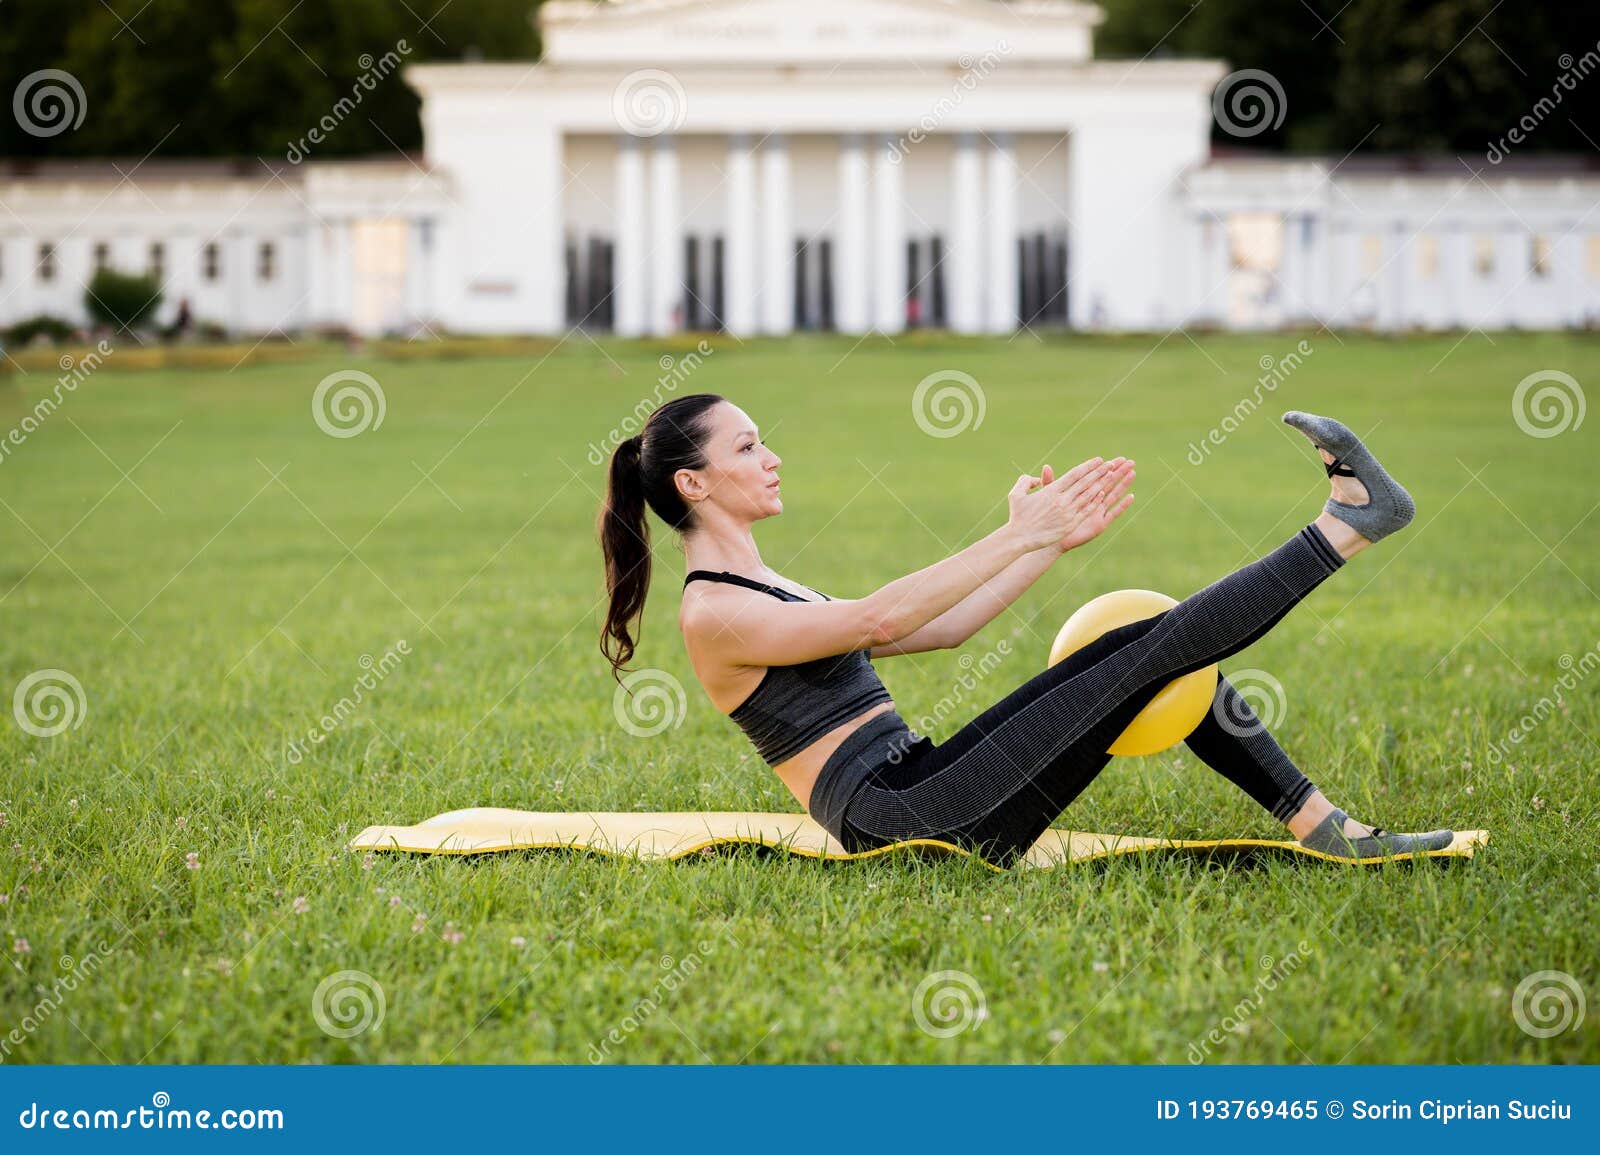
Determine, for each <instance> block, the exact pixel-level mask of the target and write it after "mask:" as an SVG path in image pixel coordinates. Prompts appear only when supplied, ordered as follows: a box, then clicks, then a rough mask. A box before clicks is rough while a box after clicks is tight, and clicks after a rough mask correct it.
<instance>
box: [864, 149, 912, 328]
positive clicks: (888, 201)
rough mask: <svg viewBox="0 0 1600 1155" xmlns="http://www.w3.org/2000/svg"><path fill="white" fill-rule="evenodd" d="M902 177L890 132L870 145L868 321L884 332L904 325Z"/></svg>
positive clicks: (903, 183)
mask: <svg viewBox="0 0 1600 1155" xmlns="http://www.w3.org/2000/svg"><path fill="white" fill-rule="evenodd" d="M904 190H905V181H904V174H903V173H902V172H901V169H900V154H899V153H898V151H896V145H895V139H894V137H893V136H888V135H885V136H884V137H882V138H881V139H880V140H879V141H878V143H877V145H876V146H875V147H874V149H873V156H872V191H873V209H874V212H873V222H872V226H873V230H874V233H875V235H874V237H873V250H872V251H873V262H872V263H873V270H874V272H873V278H872V289H873V291H872V323H873V325H874V327H876V328H877V329H879V330H880V331H882V332H885V333H898V332H900V331H902V330H903V329H904V328H905V327H906V223H905V204H904Z"/></svg>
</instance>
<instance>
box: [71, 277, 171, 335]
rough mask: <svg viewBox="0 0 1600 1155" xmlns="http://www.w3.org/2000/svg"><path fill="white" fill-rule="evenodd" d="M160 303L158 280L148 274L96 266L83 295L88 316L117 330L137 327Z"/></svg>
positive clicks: (159, 283) (159, 284)
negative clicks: (96, 268)
mask: <svg viewBox="0 0 1600 1155" xmlns="http://www.w3.org/2000/svg"><path fill="white" fill-rule="evenodd" d="M160 306H161V282H160V281H159V280H157V279H156V278H155V277H154V276H153V275H151V274H149V273H119V272H117V271H116V270H115V269H109V268H107V269H100V270H98V271H96V273H95V275H94V276H93V277H92V278H90V280H89V287H88V288H87V289H86V290H85V291H84V294H83V307H84V308H85V309H87V310H88V311H89V315H90V316H91V317H93V318H94V319H95V320H96V321H99V322H101V323H102V324H105V325H111V326H112V327H114V328H117V329H137V328H138V327H139V325H140V323H141V322H143V321H145V320H146V319H147V318H149V317H150V315H151V314H152V313H154V312H155V311H156V309H158V308H159V307H160Z"/></svg>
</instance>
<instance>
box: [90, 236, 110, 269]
mask: <svg viewBox="0 0 1600 1155" xmlns="http://www.w3.org/2000/svg"><path fill="white" fill-rule="evenodd" d="M110 263H111V246H110V245H108V244H106V243H105V242H104V241H96V242H95V243H94V271H95V272H97V273H98V272H102V271H103V270H104V269H105V267H106V266H107V265H109V264H110Z"/></svg>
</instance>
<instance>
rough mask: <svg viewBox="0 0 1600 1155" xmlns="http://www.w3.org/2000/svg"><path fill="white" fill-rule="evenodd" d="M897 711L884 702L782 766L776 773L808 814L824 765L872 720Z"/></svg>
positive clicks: (892, 705)
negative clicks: (813, 788) (846, 740)
mask: <svg viewBox="0 0 1600 1155" xmlns="http://www.w3.org/2000/svg"><path fill="white" fill-rule="evenodd" d="M892 709H894V703H893V702H880V703H878V704H877V705H876V706H874V707H872V709H870V710H868V711H866V712H865V713H862V714H857V715H856V716H855V717H854V718H851V719H850V720H849V721H848V722H845V723H844V724H843V725H840V726H835V727H834V728H833V729H832V730H829V731H828V732H827V733H826V734H824V735H823V736H822V737H820V738H818V739H817V740H816V741H815V742H813V743H811V745H809V746H807V747H806V748H805V749H804V750H802V751H800V753H798V754H796V755H795V756H794V757H793V758H790V759H788V760H787V761H784V762H779V763H778V764H777V765H776V766H774V767H773V768H772V769H773V771H774V772H775V773H776V774H777V775H778V777H779V778H781V779H783V784H784V785H785V786H787V787H788V788H789V792H790V793H791V794H793V795H794V796H795V798H797V799H798V800H799V802H800V805H801V806H802V807H803V808H804V809H805V810H807V811H808V812H809V811H810V809H811V802H810V799H811V788H812V787H813V786H815V785H816V782H817V775H818V774H820V773H822V767H823V764H824V763H826V762H827V761H828V758H829V756H830V755H832V754H833V752H834V751H835V750H837V749H838V748H839V747H840V746H841V745H843V744H844V740H845V739H846V738H848V737H850V735H851V734H853V733H855V732H856V731H857V730H859V729H861V727H862V726H863V725H864V724H865V723H866V721H867V719H868V718H874V717H876V716H877V715H879V714H883V713H886V712H888V711H889V710H892Z"/></svg>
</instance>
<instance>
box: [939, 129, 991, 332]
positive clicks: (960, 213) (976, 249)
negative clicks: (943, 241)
mask: <svg viewBox="0 0 1600 1155" xmlns="http://www.w3.org/2000/svg"><path fill="white" fill-rule="evenodd" d="M978 145H979V138H978V134H977V133H975V132H963V133H960V134H958V135H957V136H956V138H955V152H954V153H953V155H952V156H951V160H950V253H949V256H948V258H947V264H948V266H949V270H950V275H949V277H947V278H946V280H945V284H946V285H947V286H949V294H950V297H949V299H950V327H951V328H952V329H954V330H955V331H956V332H957V333H979V332H982V331H983V266H984V249H983V224H984V221H983V161H982V154H981V153H980V152H979V151H978Z"/></svg>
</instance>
